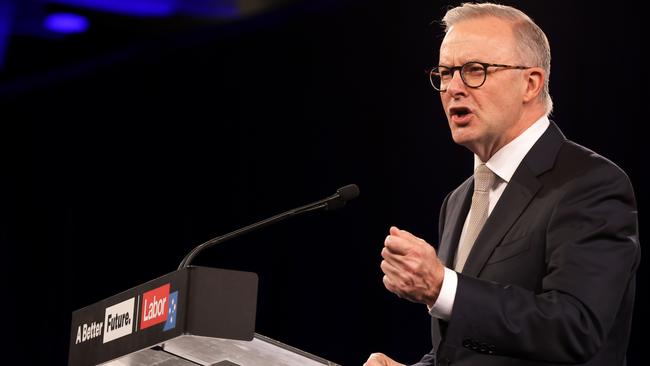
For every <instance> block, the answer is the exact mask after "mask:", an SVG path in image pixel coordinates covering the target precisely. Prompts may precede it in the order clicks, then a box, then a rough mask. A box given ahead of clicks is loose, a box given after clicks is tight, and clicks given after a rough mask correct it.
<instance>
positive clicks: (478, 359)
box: [416, 122, 640, 366]
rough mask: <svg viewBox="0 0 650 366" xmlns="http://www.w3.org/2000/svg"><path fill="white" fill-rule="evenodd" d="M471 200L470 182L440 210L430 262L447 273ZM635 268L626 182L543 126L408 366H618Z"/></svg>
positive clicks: (636, 255)
mask: <svg viewBox="0 0 650 366" xmlns="http://www.w3.org/2000/svg"><path fill="white" fill-rule="evenodd" d="M472 191H473V179H472V178H470V179H468V180H467V181H465V182H464V183H463V184H461V185H460V186H459V187H458V188H457V189H456V190H454V191H453V192H451V193H450V194H449V195H448V196H447V198H445V201H444V203H443V206H442V210H441V213H440V226H439V235H440V238H439V239H440V245H439V250H438V255H439V257H440V259H441V260H442V261H443V262H444V263H446V265H447V266H448V267H451V263H452V262H453V256H454V253H455V251H456V247H457V243H458V241H459V238H460V233H461V230H462V227H463V223H464V221H465V217H466V216H467V213H468V211H469V207H470V203H471V196H472ZM639 259H640V249H639V243H638V229H637V213H636V204H635V200H634V193H633V190H632V186H631V184H630V181H629V179H628V177H627V176H626V174H625V173H624V172H623V171H622V170H621V169H619V168H618V167H617V166H616V165H614V164H613V163H612V162H611V161H609V160H607V159H605V158H603V157H602V156H599V155H597V154H596V153H594V152H593V151H590V150H588V149H586V148H584V147H582V146H580V145H577V144H575V143H573V142H571V141H569V140H567V139H566V138H565V137H564V136H563V135H562V133H561V132H560V130H559V129H558V128H557V126H556V125H555V124H554V123H552V122H551V125H550V126H549V128H548V129H547V131H546V132H545V133H544V134H543V135H542V136H541V138H540V139H539V140H538V141H537V143H536V144H535V145H534V146H533V148H532V149H531V150H530V151H529V153H528V154H527V155H526V157H525V158H524V160H523V161H522V163H521V164H520V165H519V167H518V168H517V170H516V171H515V173H514V175H513V177H512V179H511V181H510V182H509V184H508V185H507V187H506V189H505V191H504V192H503V194H502V196H501V198H500V200H499V201H498V203H497V204H496V206H495V207H494V209H493V211H492V213H491V214H490V216H489V218H488V220H487V222H486V223H485V226H484V227H483V230H482V231H481V233H480V234H479V236H478V238H477V239H476V242H475V244H474V246H473V249H472V251H471V253H470V255H469V257H468V259H467V262H466V264H465V267H464V270H463V272H462V273H461V274H459V275H458V288H457V292H456V298H455V302H454V307H453V311H452V316H451V319H449V321H448V322H444V321H439V320H437V319H434V320H433V326H432V336H433V343H434V346H433V350H432V351H431V353H429V354H428V355H425V356H424V358H423V359H422V360H421V361H420V362H419V363H418V364H416V365H418V366H423V365H436V364H437V365H448V364H451V365H458V366H491V365H555V364H581V365H589V366H595V365H598V366H620V365H624V364H625V353H626V350H627V345H628V338H629V334H630V327H631V322H632V308H633V304H634V292H635V289H634V286H635V272H636V269H637V267H638V264H639ZM436 361H437V363H436Z"/></svg>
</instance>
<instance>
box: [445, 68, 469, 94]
mask: <svg viewBox="0 0 650 366" xmlns="http://www.w3.org/2000/svg"><path fill="white" fill-rule="evenodd" d="M447 93H449V94H450V95H451V96H453V97H455V96H458V95H459V94H466V93H467V85H465V82H464V81H463V78H462V77H461V76H460V70H454V71H453V72H452V74H451V80H450V81H449V84H447Z"/></svg>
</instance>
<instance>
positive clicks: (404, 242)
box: [384, 235, 419, 255]
mask: <svg viewBox="0 0 650 366" xmlns="http://www.w3.org/2000/svg"><path fill="white" fill-rule="evenodd" d="M417 245H419V243H418V242H417V241H413V240H411V239H407V238H404V237H400V236H396V235H388V236H387V237H386V239H385V240H384V247H386V248H388V250H389V251H390V252H391V253H392V254H399V255H405V254H408V253H409V252H410V251H412V250H413V248H414V247H415V246H417Z"/></svg>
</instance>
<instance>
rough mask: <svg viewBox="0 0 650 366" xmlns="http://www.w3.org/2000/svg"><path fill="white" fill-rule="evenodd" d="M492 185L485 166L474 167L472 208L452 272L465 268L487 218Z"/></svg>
mask: <svg viewBox="0 0 650 366" xmlns="http://www.w3.org/2000/svg"><path fill="white" fill-rule="evenodd" d="M493 183H494V173H493V172H492V171H491V170H490V168H488V167H487V166H486V165H485V164H481V165H479V166H478V167H476V170H475V171H474V194H473V195H472V207H470V209H469V222H468V223H467V232H466V233H465V236H464V237H463V240H462V242H461V243H459V245H458V252H457V253H456V258H455V259H454V270H455V271H456V272H462V270H463V267H465V261H467V257H468V256H469V253H470V251H471V250H472V247H473V246H474V241H476V237H478V234H479V233H480V232H481V229H482V228H483V224H485V221H486V220H487V217H488V208H489V206H490V197H489V193H490V187H492V185H493Z"/></svg>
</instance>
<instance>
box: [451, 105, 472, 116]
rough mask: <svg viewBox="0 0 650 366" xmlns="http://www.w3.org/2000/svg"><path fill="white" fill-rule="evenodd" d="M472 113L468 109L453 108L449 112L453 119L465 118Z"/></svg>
mask: <svg viewBox="0 0 650 366" xmlns="http://www.w3.org/2000/svg"><path fill="white" fill-rule="evenodd" d="M470 113H472V111H470V110H469V108H467V107H453V108H451V109H450V110H449V115H450V116H452V117H461V118H462V117H465V116H466V115H468V114H470Z"/></svg>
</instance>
